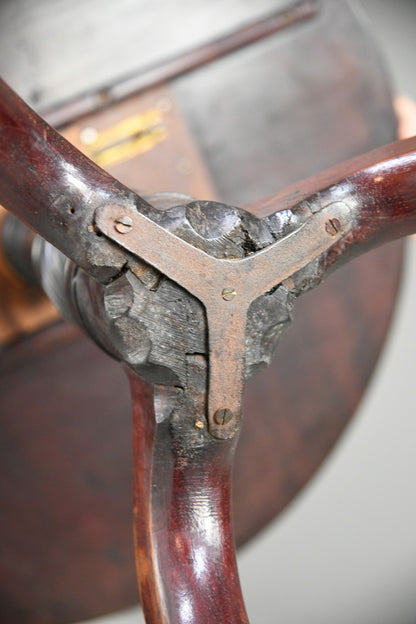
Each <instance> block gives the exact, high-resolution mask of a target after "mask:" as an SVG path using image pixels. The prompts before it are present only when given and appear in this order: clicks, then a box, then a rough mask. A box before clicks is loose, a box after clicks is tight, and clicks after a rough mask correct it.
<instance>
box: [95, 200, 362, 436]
mask: <svg viewBox="0 0 416 624" xmlns="http://www.w3.org/2000/svg"><path fill="white" fill-rule="evenodd" d="M351 218H352V215H351V211H350V209H349V208H348V206H347V205H346V204H345V203H343V202H334V203H332V204H330V205H329V206H327V207H326V208H323V209H322V210H321V211H319V212H318V213H316V214H313V215H311V217H310V218H309V219H308V220H307V221H306V222H305V223H304V224H303V225H301V226H300V228H299V229H298V230H296V231H295V232H293V233H291V234H289V235H288V236H286V237H284V238H282V239H281V240H279V241H277V242H275V243H274V244H272V245H270V246H269V247H266V248H265V249H262V250H260V251H258V252H257V253H255V254H253V255H251V256H248V257H246V258H243V259H232V260H229V259H222V258H214V257H213V256H210V255H208V254H207V253H205V252H204V251H201V250H200V249H197V248H196V247H194V246H192V245H190V244H189V243H188V242H186V241H184V240H182V239H180V238H178V237H177V236H175V235H173V234H171V233H170V232H169V231H167V230H165V229H164V228H162V227H160V226H159V225H158V224H157V223H155V222H154V221H151V220H150V219H148V218H147V217H146V216H144V215H143V214H141V213H139V212H138V211H137V210H135V209H134V207H131V206H126V205H117V204H116V205H114V204H110V205H104V206H101V207H99V208H98V209H97V210H96V213H95V223H96V227H97V228H98V230H99V231H100V232H102V233H103V234H104V235H105V236H107V237H108V238H110V239H111V240H113V241H115V242H117V243H118V244H119V245H120V246H121V247H123V248H124V249H127V250H128V251H130V252H132V253H133V254H134V255H136V256H139V257H140V258H141V259H142V260H144V261H145V262H147V263H149V264H150V265H152V266H153V267H155V268H156V269H158V270H159V271H161V273H163V274H164V275H166V276H167V277H169V278H170V279H172V280H173V281H175V282H176V283H178V284H179V285H180V286H182V287H183V288H185V289H186V290H187V291H188V292H189V293H191V294H192V295H194V296H195V297H197V298H198V299H199V300H200V301H201V302H202V303H203V305H204V306H205V310H206V315H207V325H208V334H209V392H208V423H209V430H210V433H211V434H212V435H213V436H215V437H217V438H221V439H227V438H231V437H232V436H233V435H234V434H235V433H236V431H237V430H238V429H239V423H240V420H241V413H242V394H243V384H244V370H245V332H246V319H247V312H248V308H249V306H250V304H251V303H252V302H253V301H254V300H255V299H257V298H258V297H260V296H261V295H262V294H264V293H265V292H267V291H269V290H271V289H272V288H273V287H274V286H276V285H277V284H280V283H281V282H283V281H284V280H285V279H287V278H288V277H290V276H291V275H293V274H294V273H296V271H298V270H299V269H301V268H303V267H304V266H305V265H307V264H308V263H310V262H311V261H312V260H314V259H315V258H317V257H319V256H320V255H321V254H322V253H323V252H324V251H326V250H327V249H329V247H331V246H332V245H333V244H334V243H335V242H337V241H338V240H339V239H340V238H341V237H342V236H344V235H345V233H346V232H347V231H348V229H349V228H350V227H351V225H352V221H351Z"/></svg>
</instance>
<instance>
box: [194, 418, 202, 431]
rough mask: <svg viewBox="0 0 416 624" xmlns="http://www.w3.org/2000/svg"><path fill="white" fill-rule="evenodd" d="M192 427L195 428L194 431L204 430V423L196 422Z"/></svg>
mask: <svg viewBox="0 0 416 624" xmlns="http://www.w3.org/2000/svg"><path fill="white" fill-rule="evenodd" d="M194 426H195V429H197V430H199V431H201V430H202V429H204V428H205V423H204V421H203V420H197V421H196V422H195V425H194Z"/></svg>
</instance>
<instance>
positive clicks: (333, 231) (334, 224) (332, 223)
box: [325, 217, 341, 236]
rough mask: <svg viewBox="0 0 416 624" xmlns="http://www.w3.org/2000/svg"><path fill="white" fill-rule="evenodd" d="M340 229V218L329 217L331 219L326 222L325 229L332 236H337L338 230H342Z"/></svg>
mask: <svg viewBox="0 0 416 624" xmlns="http://www.w3.org/2000/svg"><path fill="white" fill-rule="evenodd" d="M340 229H341V223H340V221H339V219H337V218H336V217H333V218H332V219H329V221H327V222H326V223H325V230H326V231H327V232H328V234H330V235H331V236H336V235H337V234H338V232H339V231H340Z"/></svg>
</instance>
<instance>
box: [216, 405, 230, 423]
mask: <svg viewBox="0 0 416 624" xmlns="http://www.w3.org/2000/svg"><path fill="white" fill-rule="evenodd" d="M232 417H233V413H232V411H231V410H230V409H228V407H223V408H221V409H218V410H217V411H216V412H215V414H214V420H215V422H216V423H217V425H226V424H227V423H229V422H230V420H231V419H232Z"/></svg>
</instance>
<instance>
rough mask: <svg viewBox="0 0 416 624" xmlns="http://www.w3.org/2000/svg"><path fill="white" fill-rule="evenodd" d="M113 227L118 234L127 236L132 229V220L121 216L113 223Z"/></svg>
mask: <svg viewBox="0 0 416 624" xmlns="http://www.w3.org/2000/svg"><path fill="white" fill-rule="evenodd" d="M114 227H115V229H116V230H117V232H118V233H119V234H128V233H129V232H130V230H131V229H132V227H133V219H132V218H131V217H129V216H128V215H122V216H121V217H118V218H117V219H116V220H115V221H114Z"/></svg>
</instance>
